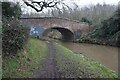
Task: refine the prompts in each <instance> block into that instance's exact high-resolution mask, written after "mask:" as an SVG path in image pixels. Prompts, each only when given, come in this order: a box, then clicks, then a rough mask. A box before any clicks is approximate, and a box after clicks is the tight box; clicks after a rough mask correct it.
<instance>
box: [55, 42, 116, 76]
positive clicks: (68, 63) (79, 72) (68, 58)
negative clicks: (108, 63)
mask: <svg viewBox="0 0 120 80" xmlns="http://www.w3.org/2000/svg"><path fill="white" fill-rule="evenodd" d="M55 47H56V50H57V51H56V52H57V54H56V61H57V66H58V68H59V71H61V73H62V72H63V73H65V74H63V77H68V78H69V77H78V78H118V75H117V74H116V73H115V72H113V71H112V70H110V69H108V68H106V67H105V66H103V65H101V64H100V63H98V62H96V61H93V60H91V59H89V58H88V57H86V56H83V55H82V54H75V53H73V52H72V51H71V50H69V49H67V48H65V47H63V46H61V45H59V44H55Z"/></svg>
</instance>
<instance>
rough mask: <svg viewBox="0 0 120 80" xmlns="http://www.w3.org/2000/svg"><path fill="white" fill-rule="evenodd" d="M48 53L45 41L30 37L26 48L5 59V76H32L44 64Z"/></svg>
mask: <svg viewBox="0 0 120 80" xmlns="http://www.w3.org/2000/svg"><path fill="white" fill-rule="evenodd" d="M47 53H48V50H47V45H46V44H45V43H44V42H43V41H40V40H37V39H29V42H28V44H27V47H26V49H24V50H23V51H21V52H20V53H19V54H18V55H17V56H15V57H14V58H5V59H3V78H26V77H32V71H33V70H34V69H37V68H38V67H40V65H42V64H43V62H44V60H45V58H46V55H47Z"/></svg>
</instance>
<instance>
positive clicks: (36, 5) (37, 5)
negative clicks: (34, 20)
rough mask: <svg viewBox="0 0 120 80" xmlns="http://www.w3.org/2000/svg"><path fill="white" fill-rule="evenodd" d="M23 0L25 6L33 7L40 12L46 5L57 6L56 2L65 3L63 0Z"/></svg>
mask: <svg viewBox="0 0 120 80" xmlns="http://www.w3.org/2000/svg"><path fill="white" fill-rule="evenodd" d="M23 1H24V3H25V4H26V5H27V6H30V7H31V8H33V9H35V10H36V11H37V12H41V11H42V10H43V9H44V8H48V7H55V8H58V7H57V4H63V5H65V4H64V3H63V1H64V0H47V1H46V0H44V1H39V2H38V1H34V0H23ZM66 6H67V5H66ZM67 7H68V6H67ZM58 9H59V8H58Z"/></svg>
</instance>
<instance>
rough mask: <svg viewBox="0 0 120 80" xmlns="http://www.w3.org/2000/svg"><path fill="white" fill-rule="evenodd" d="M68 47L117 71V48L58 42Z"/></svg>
mask: <svg viewBox="0 0 120 80" xmlns="http://www.w3.org/2000/svg"><path fill="white" fill-rule="evenodd" d="M58 43H60V44H62V45H63V46H65V47H67V48H68V49H70V50H72V51H74V52H77V53H82V54H83V55H86V56H88V57H89V58H91V59H93V60H95V61H97V62H99V63H101V64H103V65H104V66H106V67H108V68H110V69H112V70H113V71H115V72H118V48H117V47H111V46H103V45H96V44H86V43H71V42H58Z"/></svg>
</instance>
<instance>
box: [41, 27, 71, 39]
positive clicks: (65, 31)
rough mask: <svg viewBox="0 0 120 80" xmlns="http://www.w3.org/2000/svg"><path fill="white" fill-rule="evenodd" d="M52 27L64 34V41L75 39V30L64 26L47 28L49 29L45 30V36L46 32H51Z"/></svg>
mask: <svg viewBox="0 0 120 80" xmlns="http://www.w3.org/2000/svg"><path fill="white" fill-rule="evenodd" d="M51 29H54V30H57V31H59V32H60V33H61V35H62V40H63V41H71V40H73V32H72V31H70V30H69V29H67V28H63V27H51V28H47V29H45V30H44V32H43V36H45V34H46V33H49V32H50V30H51Z"/></svg>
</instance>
